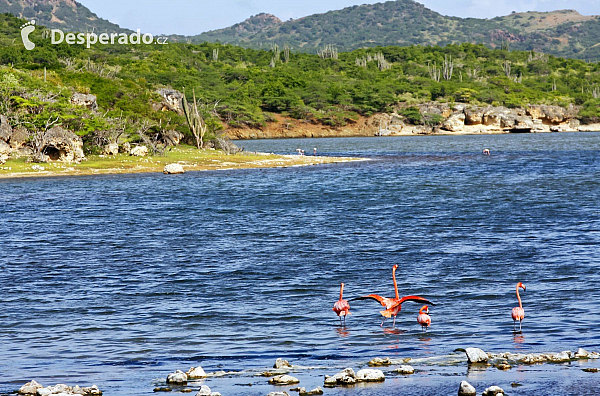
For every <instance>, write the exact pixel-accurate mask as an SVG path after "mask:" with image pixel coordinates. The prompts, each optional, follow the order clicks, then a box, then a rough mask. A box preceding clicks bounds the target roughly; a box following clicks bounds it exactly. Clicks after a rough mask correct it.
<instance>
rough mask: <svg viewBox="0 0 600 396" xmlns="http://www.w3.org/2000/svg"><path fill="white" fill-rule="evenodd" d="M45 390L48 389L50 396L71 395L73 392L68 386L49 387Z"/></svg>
mask: <svg viewBox="0 0 600 396" xmlns="http://www.w3.org/2000/svg"><path fill="white" fill-rule="evenodd" d="M46 389H48V390H49V391H50V393H52V394H57V393H71V391H72V390H73V389H72V388H71V387H70V386H69V385H65V384H56V385H54V386H49V387H47V388H46Z"/></svg>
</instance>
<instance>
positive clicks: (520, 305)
mask: <svg viewBox="0 0 600 396" xmlns="http://www.w3.org/2000/svg"><path fill="white" fill-rule="evenodd" d="M517 300H519V308H521V309H523V303H522V302H521V296H520V295H519V285H517Z"/></svg>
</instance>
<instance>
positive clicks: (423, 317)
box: [417, 305, 431, 331]
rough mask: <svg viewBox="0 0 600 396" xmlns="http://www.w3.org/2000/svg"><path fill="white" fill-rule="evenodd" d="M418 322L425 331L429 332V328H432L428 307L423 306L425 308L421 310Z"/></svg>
mask: <svg viewBox="0 0 600 396" xmlns="http://www.w3.org/2000/svg"><path fill="white" fill-rule="evenodd" d="M417 322H419V324H420V325H421V328H422V329H423V331H427V328H428V327H429V326H431V316H429V307H428V306H427V305H423V307H422V308H421V309H420V310H419V316H417Z"/></svg>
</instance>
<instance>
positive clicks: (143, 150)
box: [129, 146, 148, 157]
mask: <svg viewBox="0 0 600 396" xmlns="http://www.w3.org/2000/svg"><path fill="white" fill-rule="evenodd" d="M129 154H130V155H133V156H134V157H145V156H147V155H148V147H146V146H135V147H134V148H132V149H131V151H130V152H129Z"/></svg>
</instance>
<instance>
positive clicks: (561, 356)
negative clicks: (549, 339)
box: [550, 351, 571, 363]
mask: <svg viewBox="0 0 600 396" xmlns="http://www.w3.org/2000/svg"><path fill="white" fill-rule="evenodd" d="M570 360H571V351H563V352H560V353H556V354H554V355H552V356H551V357H550V361H551V362H553V363H562V362H568V361H570Z"/></svg>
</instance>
